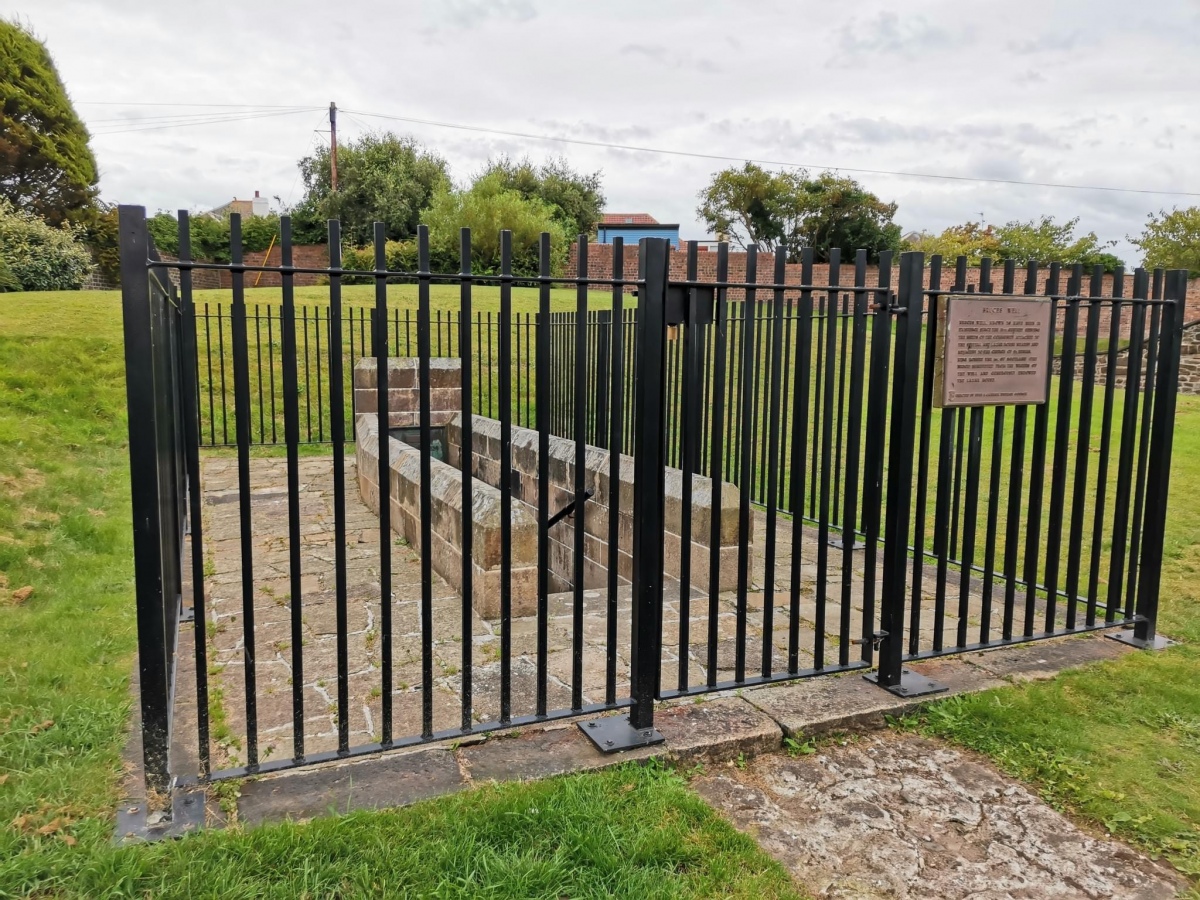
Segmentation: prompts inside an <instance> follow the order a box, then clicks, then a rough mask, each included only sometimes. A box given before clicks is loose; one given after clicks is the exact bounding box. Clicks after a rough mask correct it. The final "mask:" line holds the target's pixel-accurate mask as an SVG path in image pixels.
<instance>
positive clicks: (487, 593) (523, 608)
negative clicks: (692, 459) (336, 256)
mask: <svg viewBox="0 0 1200 900" xmlns="http://www.w3.org/2000/svg"><path fill="white" fill-rule="evenodd" d="M430 363H431V365H430V396H431V401H432V402H431V405H432V410H433V414H432V416H431V424H432V425H433V427H441V428H444V429H445V436H446V441H447V451H448V459H447V462H442V461H440V460H438V459H431V460H430V475H431V483H430V494H431V498H432V501H433V515H432V522H431V526H432V529H431V531H432V546H431V547H430V548H429V552H430V553H431V563H432V565H433V568H434V570H435V571H436V572H437V573H438V574H439V575H441V576H442V577H443V578H445V579H446V581H448V582H449V583H450V584H451V585H453V586H454V587H455V588H457V589H458V590H459V591H461V590H462V549H461V548H462V527H463V517H462V456H463V452H464V448H463V440H462V413H461V409H462V403H461V397H462V393H461V368H460V362H459V360H457V359H434V360H430ZM417 374H418V370H417V360H416V359H413V358H397V359H390V360H389V361H388V385H389V387H388V422H389V425H390V427H392V428H408V427H412V426H414V425H416V424H418V422H417V419H418V411H419V409H420V407H419V398H420V395H419V391H418V386H417V385H418V378H417ZM375 383H376V382H375V360H374V359H362V360H360V361H359V362H358V363H357V364H356V366H355V370H354V388H355V409H356V410H357V413H358V416H357V419H356V423H355V436H356V439H357V443H356V457H357V464H358V483H359V491H360V493H361V495H362V498H363V501H364V502H365V503H366V504H367V506H368V507H370V508H371V509H372V510H376V511H378V509H379V503H380V499H381V497H382V496H386V497H387V498H388V502H389V503H390V504H391V511H392V527H393V529H394V530H395V531H396V532H398V533H400V534H402V535H403V536H404V538H405V539H406V540H407V541H408V542H409V543H410V544H412V545H413V546H414V547H415V548H417V549H418V550H419V552H422V553H424V552H426V549H425V548H423V547H420V521H421V518H420V516H421V454H420V450H419V449H418V448H416V447H413V446H410V445H408V444H406V443H404V442H402V441H400V440H398V439H396V438H391V439H389V440H388V441H387V447H388V449H387V452H388V459H389V469H390V472H391V479H390V484H389V485H388V486H387V489H386V490H385V491H381V490H380V485H379V452H380V440H379V433H378V413H377V410H378V403H377V398H378V391H377V388H376V386H375ZM511 435H512V471H511V472H510V473H508V479H509V482H508V483H509V484H510V485H511V488H512V499H513V502H512V515H511V518H510V525H511V530H512V559H511V562H512V608H513V615H516V616H526V615H533V614H534V613H535V612H536V609H537V505H538V502H539V497H540V491H541V490H542V488H543V485H542V484H541V483H540V481H539V479H538V463H539V440H538V433H537V432H536V431H533V430H531V429H528V428H519V427H516V426H513V428H512V431H511ZM500 438H501V430H500V423H499V422H498V421H497V420H495V419H490V418H486V417H483V416H474V418H473V441H472V448H471V466H470V470H471V475H472V486H471V491H472V498H473V502H472V510H471V516H472V523H473V524H472V553H471V565H472V580H473V590H472V598H471V602H472V606H473V607H474V608H475V611H476V612H477V613H479V615H480V616H482V617H483V618H485V619H494V618H497V617H498V616H499V611H500V490H499V486H500V484H501V478H502V477H503V475H504V473H502V472H501V471H500ZM549 451H550V459H549V465H548V469H549V481H548V484H547V485H545V488H546V489H547V490H548V491H549V492H550V493H549V506H550V513H551V515H553V514H554V513H556V512H558V511H559V510H561V509H563V508H564V507H566V506H567V505H568V504H569V503H570V502H571V501H572V499H573V498H574V490H575V464H574V461H575V442H574V441H572V440H569V439H567V438H562V437H557V436H553V435H551V436H550V438H549ZM585 467H586V471H585V473H584V485H585V490H590V491H592V492H593V493H592V497H591V498H590V499H588V500H587V501H586V503H585V504H584V509H583V514H582V517H581V516H580V514H579V511H578V510H576V511H575V512H574V513H573V514H572V515H570V516H568V517H566V518H564V519H563V520H562V521H560V522H558V523H557V524H556V525H554V526H553V527H552V528H551V529H550V532H549V539H550V544H549V554H548V556H549V576H550V577H549V582H550V590H551V591H552V592H558V591H566V590H570V589H571V587H572V583H573V580H574V577H575V558H574V540H575V531H574V530H575V528H576V527H579V525H580V520H581V518H582V527H583V529H584V561H583V581H584V586H585V587H589V588H594V587H603V586H605V585H606V584H607V580H608V566H609V564H610V552H609V551H610V546H609V516H610V515H611V514H612V510H611V509H610V506H609V503H610V482H609V470H610V453H609V451H608V450H605V449H603V448H599V447H593V446H588V447H587V448H586V451H585ZM633 471H634V466H633V458H632V457H630V456H626V455H624V454H622V455H621V458H620V463H619V472H620V476H619V477H620V484H619V486H618V509H617V512H616V515H617V516H618V529H617V535H618V538H617V546H616V548H615V549H616V553H615V564H616V567H617V573H618V579H619V582H620V583H622V584H627V583H628V582H629V580H630V578H631V576H632V569H633V559H632V555H631V553H632V547H633V497H634V482H633ZM682 488H683V473H682V472H681V471H680V470H679V469H673V468H669V469H667V475H666V533H665V535H664V538H663V539H664V542H665V547H664V550H665V553H664V558H665V565H664V573H665V574H666V575H667V576H668V577H669V578H672V579H678V578H679V575H680V563H681V553H680V550H681V545H682V527H681V526H682V521H683V504H682ZM712 512H713V491H712V482H711V480H710V479H709V478H706V477H704V476H701V475H694V476H692V509H691V529H692V531H691V544H692V560H691V582H692V584H693V585H695V586H696V587H698V588H700V589H702V590H703V589H706V588H707V587H708V584H709V577H708V571H709V556H710V550H709V546H710V534H711V525H710V523H711V521H712ZM738 537H739V535H738V488H737V486H736V485H733V484H729V483H727V482H726V483H724V484H723V486H722V490H721V535H720V546H721V549H720V558H721V565H720V579H719V584H718V585H717V589H718V590H721V591H724V590H731V589H733V588H734V587H735V586H736V580H737V552H738ZM747 537H748V538H749V537H750V536H747Z"/></svg>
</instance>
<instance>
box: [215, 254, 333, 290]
mask: <svg viewBox="0 0 1200 900" xmlns="http://www.w3.org/2000/svg"><path fill="white" fill-rule="evenodd" d="M244 259H245V263H246V265H248V266H280V265H283V248H282V247H280V246H279V245H278V244H276V245H275V246H274V247H272V248H271V252H270V254H269V255H268V253H267V252H266V251H265V250H259V251H257V252H255V253H247V254H245V257H244ZM292 265H293V266H298V267H299V268H302V269H324V268H328V266H329V247H328V246H327V245H325V244H300V245H297V246H294V247H292ZM218 274H219V275H220V276H221V285H220V286H221V287H223V288H229V287H232V286H233V279H232V278H231V277H230V274H229V273H228V272H224V271H222V272H219V273H218ZM260 274H261V275H262V277H261V278H259V275H260ZM256 279H257V282H258V283H257V287H279V286H280V285H281V284H282V283H283V279H282V277H281V276H280V274H279V273H278V272H262V273H259V272H247V273H246V287H255V286H256V285H255V280H256ZM324 279H325V276H323V275H312V274H307V273H300V274H297V275H293V276H292V284H294V285H295V286H296V287H311V286H312V285H317V284H321V283H323V280H324Z"/></svg>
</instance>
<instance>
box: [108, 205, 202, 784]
mask: <svg viewBox="0 0 1200 900" xmlns="http://www.w3.org/2000/svg"><path fill="white" fill-rule="evenodd" d="M118 227H119V228H120V248H121V307H122V319H123V325H124V337H125V371H126V373H127V374H126V378H125V399H126V404H127V407H128V411H129V419H128V421H129V468H130V472H131V473H135V476H136V475H137V474H140V476H141V477H132V478H131V479H130V491H131V495H132V496H131V500H132V507H133V561H134V576H135V578H134V585H135V588H134V590H135V595H136V603H137V629H138V678H139V684H138V688H139V700H140V705H141V720H142V760H143V768H144V770H145V776H146V789H147V790H153V791H166V790H169V789H170V784H171V773H170V759H169V752H170V743H171V733H170V727H171V725H170V723H171V694H172V691H171V687H172V678H171V671H170V665H169V652H170V651H169V649H168V642H173V641H174V639H175V636H174V635H173V634H168V633H167V632H168V625H167V622H168V616H167V610H166V603H167V598H166V597H165V596H164V593H163V572H162V555H161V554H162V548H161V546H160V540H161V536H162V525H161V521H160V516H161V512H160V499H161V498H160V497H159V480H158V479H157V478H156V477H150V476H151V473H153V472H155V470H156V467H157V463H158V447H157V443H158V442H157V433H156V425H155V397H154V357H153V353H154V329H153V324H152V315H151V310H150V270H149V268H148V267H147V263H148V261H149V256H150V253H149V247H150V239H149V234H148V232H147V230H146V211H145V210H144V209H143V208H141V207H137V206H122V207H121V208H120V210H119V226H118ZM198 627H200V628H203V624H202V623H200V624H198Z"/></svg>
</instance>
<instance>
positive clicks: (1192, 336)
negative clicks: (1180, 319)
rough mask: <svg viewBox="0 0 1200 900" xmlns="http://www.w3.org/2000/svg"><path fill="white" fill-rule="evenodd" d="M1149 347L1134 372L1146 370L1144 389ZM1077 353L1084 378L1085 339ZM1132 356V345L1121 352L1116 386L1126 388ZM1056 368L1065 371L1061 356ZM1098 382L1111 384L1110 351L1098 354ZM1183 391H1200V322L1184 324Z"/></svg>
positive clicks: (1079, 375)
mask: <svg viewBox="0 0 1200 900" xmlns="http://www.w3.org/2000/svg"><path fill="white" fill-rule="evenodd" d="M1148 349H1149V348H1147V347H1143V349H1142V354H1141V359H1140V360H1139V361H1138V362H1137V363H1135V365H1134V371H1135V372H1138V371H1140V372H1141V373H1142V374H1141V375H1140V379H1141V381H1140V387H1141V389H1142V390H1143V391H1144V390H1145V389H1146V383H1145V371H1146V359H1147V353H1148ZM1075 353H1076V357H1075V380H1076V381H1082V380H1083V374H1084V365H1085V360H1084V359H1083V345H1082V342H1077V343H1076V346H1075ZM1129 357H1130V353H1129V348H1128V347H1125V348H1123V349H1121V350H1118V351H1117V359H1116V365H1115V366H1114V368H1113V378H1112V380H1113V387H1114V388H1124V387H1125V379H1126V375H1127V374H1128V372H1129V362H1130V359H1129ZM1053 371H1054V372H1055V374H1058V373H1060V372H1062V358H1061V357H1055V359H1054V363H1053ZM1095 382H1096V383H1097V384H1107V383H1108V353H1100V354H1098V355H1097V356H1096V376H1095ZM1179 393H1181V394H1200V321H1198V322H1192V323H1190V324H1188V325H1186V326H1184V331H1183V343H1182V345H1181V347H1180V359H1179Z"/></svg>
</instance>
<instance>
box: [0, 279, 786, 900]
mask: <svg viewBox="0 0 1200 900" xmlns="http://www.w3.org/2000/svg"><path fill="white" fill-rule="evenodd" d="M123 372H124V357H123V349H122V343H121V322H120V307H119V299H118V295H116V294H114V293H74V294H15V295H13V294H10V295H4V297H3V298H2V300H0V397H2V398H3V400H2V402H0V578H2V579H3V584H2V585H0V897H10V896H11V897H18V896H28V895H38V896H65V897H74V896H77V897H97V896H104V897H125V896H128V897H145V896H154V897H171V896H180V897H201V896H209V897H270V896H276V897H302V896H309V897H327V896H338V897H346V898H349V897H360V896H361V897H376V896H412V895H420V896H438V897H456V896H471V897H476V896H484V897H561V896H595V897H601V896H640V895H644V896H654V897H726V896H733V897H767V898H769V897H794V896H797V894H796V892H795V890H794V888H793V887H792V886H791V884H790V882H789V880H788V878H787V876H786V874H785V873H784V872H783V870H782V869H781V868H779V867H778V866H776V865H775V864H774V863H772V862H771V861H770V860H769V859H768V858H767V857H766V856H765V855H764V854H763V853H762V852H761V851H760V850H758V849H757V848H756V847H755V845H754V844H753V842H752V841H750V840H749V839H748V838H745V837H743V836H740V835H738V834H737V833H736V832H735V831H734V830H733V829H732V827H730V826H729V825H727V824H726V823H725V822H724V821H723V820H721V819H720V818H719V817H717V816H716V815H715V814H714V813H712V812H711V811H710V810H709V809H708V808H707V807H706V806H705V805H704V804H703V803H702V802H701V801H700V800H699V799H698V798H697V797H695V795H693V794H692V793H691V792H689V791H688V790H687V788H686V787H685V785H684V784H683V783H682V782H681V780H680V779H679V778H677V777H675V776H674V775H672V774H671V773H669V772H664V771H662V770H659V769H657V768H655V769H646V770H640V769H635V768H629V769H622V770H619V771H615V772H611V773H608V774H603V775H580V776H573V777H568V778H562V779H556V780H553V781H549V782H544V783H540V784H531V785H522V784H514V785H506V786H503V787H500V788H485V789H482V790H479V791H474V792H469V793H467V794H464V795H461V796H458V797H452V798H447V799H444V800H438V801H432V802H429V803H426V804H422V805H420V806H417V807H413V808H409V809H404V810H398V811H393V812H386V813H375V814H368V813H359V814H355V815H352V816H348V817H345V818H340V819H328V820H323V821H318V822H314V823H312V824H309V825H286V826H271V827H264V828H260V829H255V830H253V831H247V832H241V831H232V832H224V833H219V832H213V833H206V834H202V835H198V836H194V837H190V838H188V839H185V840H182V841H175V842H165V843H161V844H157V845H153V846H145V847H128V848H122V849H116V848H113V847H112V846H111V844H110V840H111V836H112V828H113V823H112V816H113V811H114V810H115V808H116V804H117V802H118V799H119V796H120V785H121V772H122V765H121V760H120V754H121V749H122V747H123V745H124V742H125V732H126V727H127V722H128V716H129V712H130V708H131V703H132V696H131V694H130V691H129V674H130V672H131V668H132V665H133V651H134V646H135V622H134V614H133V610H134V606H133V581H132V575H133V564H132V541H131V537H130V524H129V491H128V457H127V455H126V447H125V441H126V432H125V427H126V426H125V415H124V403H125V396H124V377H123ZM26 585H28V586H31V587H32V588H33V594H32V595H31V596H29V597H28V599H26V600H25V601H24V602H22V603H19V604H18V603H15V602H14V601H12V600H11V596H12V592H13V591H14V590H16V589H19V588H21V587H24V586H26ZM535 810H536V811H535Z"/></svg>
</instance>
